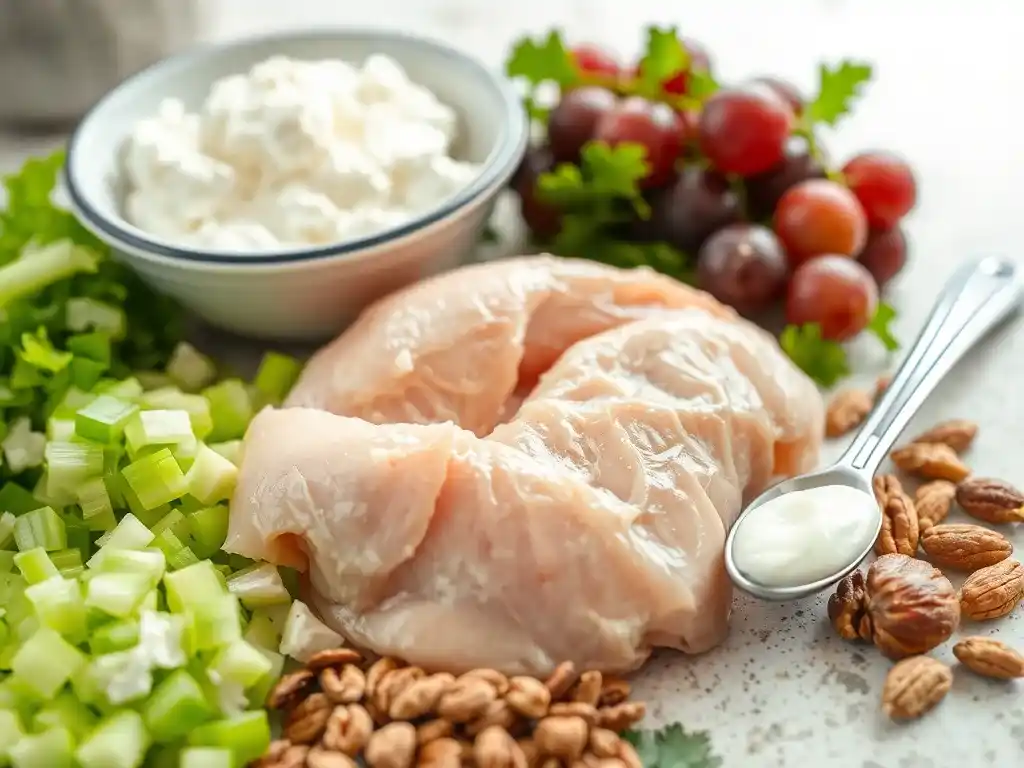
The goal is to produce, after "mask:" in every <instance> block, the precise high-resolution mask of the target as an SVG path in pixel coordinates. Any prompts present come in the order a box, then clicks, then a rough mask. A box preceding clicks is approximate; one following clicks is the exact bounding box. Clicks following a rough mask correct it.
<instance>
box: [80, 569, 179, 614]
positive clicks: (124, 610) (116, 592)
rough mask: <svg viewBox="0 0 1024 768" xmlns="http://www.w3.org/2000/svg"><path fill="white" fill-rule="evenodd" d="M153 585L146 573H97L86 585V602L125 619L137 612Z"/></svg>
mask: <svg viewBox="0 0 1024 768" xmlns="http://www.w3.org/2000/svg"><path fill="white" fill-rule="evenodd" d="M161 557H162V555H161ZM152 587H153V579H152V576H151V575H149V574H146V573H96V574H94V575H92V576H91V577H90V578H89V581H88V585H87V586H86V593H85V604H86V605H87V606H88V607H90V608H97V609H99V610H101V611H103V612H104V613H108V614H110V615H111V616H116V617H118V618H122V619H123V618H125V617H127V616H131V615H132V613H134V612H135V610H136V609H137V608H138V607H139V605H140V603H142V601H143V598H145V597H146V594H147V593H148V592H149V590H150V589H152Z"/></svg>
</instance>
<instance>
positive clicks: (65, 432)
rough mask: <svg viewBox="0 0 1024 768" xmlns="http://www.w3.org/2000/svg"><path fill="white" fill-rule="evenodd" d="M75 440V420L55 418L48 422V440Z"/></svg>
mask: <svg viewBox="0 0 1024 768" xmlns="http://www.w3.org/2000/svg"><path fill="white" fill-rule="evenodd" d="M74 438H75V420H74V419H73V418H65V419H62V418H59V417H57V416H53V417H51V418H49V419H47V420H46V439H47V440H50V441H52V442H65V443H66V442H68V441H70V440H73V439H74Z"/></svg>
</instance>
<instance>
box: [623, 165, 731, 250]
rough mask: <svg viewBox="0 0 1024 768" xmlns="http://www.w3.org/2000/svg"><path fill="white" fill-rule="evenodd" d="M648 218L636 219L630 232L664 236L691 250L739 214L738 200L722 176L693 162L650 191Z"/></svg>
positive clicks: (642, 237) (643, 237)
mask: <svg viewBox="0 0 1024 768" xmlns="http://www.w3.org/2000/svg"><path fill="white" fill-rule="evenodd" d="M650 202H651V218H650V219H648V220H647V221H638V222H636V223H635V225H634V227H633V233H632V234H633V236H634V237H636V238H637V239H640V240H652V241H653V240H664V241H666V242H668V243H670V244H672V245H674V246H675V247H676V248H679V249H680V250H682V251H684V252H686V253H690V254H694V253H697V251H698V250H700V247H701V246H702V245H703V244H704V241H705V240H707V239H708V237H710V236H711V235H712V234H713V233H714V232H715V231H716V230H718V229H721V228H722V227H725V226H728V225H729V224H734V223H736V222H738V221H740V219H741V218H742V207H741V205H740V200H739V198H738V197H737V196H736V193H735V192H733V190H732V188H731V187H730V186H729V182H728V181H726V179H725V178H724V177H722V176H721V175H720V174H718V173H715V172H714V171H709V170H705V169H702V168H699V167H697V166H694V165H690V166H687V167H686V168H684V169H683V171H682V173H680V174H679V178H678V179H676V181H675V183H673V184H672V185H671V186H668V187H666V188H665V189H659V190H657V191H656V192H655V193H653V194H652V195H651V200H650Z"/></svg>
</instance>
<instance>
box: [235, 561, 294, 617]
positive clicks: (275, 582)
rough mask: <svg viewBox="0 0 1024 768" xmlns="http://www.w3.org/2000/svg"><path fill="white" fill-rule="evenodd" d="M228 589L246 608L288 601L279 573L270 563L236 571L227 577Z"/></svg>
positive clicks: (286, 591)
mask: <svg viewBox="0 0 1024 768" xmlns="http://www.w3.org/2000/svg"><path fill="white" fill-rule="evenodd" d="M228 591H230V592H231V593H232V594H234V595H236V596H237V597H238V599H239V600H241V601H242V605H244V606H245V607H246V608H250V609H252V608H259V607H261V606H265V605H276V604H281V603H285V604H286V603H290V602H291V599H292V598H291V595H289V594H288V590H287V589H285V586H284V582H283V581H282V580H281V574H280V573H279V572H278V570H277V568H276V567H275V566H274V565H272V564H270V563H263V564H262V565H254V566H250V567H249V568H245V569H243V570H241V571H236V572H235V573H233V574H232V575H231V576H229V577H228Z"/></svg>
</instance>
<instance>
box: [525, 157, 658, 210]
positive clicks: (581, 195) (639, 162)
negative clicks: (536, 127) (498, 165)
mask: <svg viewBox="0 0 1024 768" xmlns="http://www.w3.org/2000/svg"><path fill="white" fill-rule="evenodd" d="M648 167H649V166H648V164H647V150H646V149H645V148H644V147H643V145H641V144H633V143H630V142H624V143H622V144H617V145H616V146H614V147H612V146H609V145H608V144H606V143H604V142H600V141H592V142H589V143H588V144H587V145H586V146H584V147H583V151H582V153H581V155H580V163H579V165H578V166H577V165H573V164H572V163H560V164H559V165H557V166H555V168H554V169H553V170H551V171H548V172H546V173H542V174H541V175H540V176H539V177H538V179H537V190H538V192H539V194H540V196H541V198H542V199H543V200H544V202H546V203H549V204H551V205H558V206H573V205H577V204H579V203H581V202H586V201H594V200H599V199H609V200H611V199H617V198H621V199H625V200H629V201H631V202H633V203H635V204H637V205H643V204H644V202H643V198H642V197H641V194H640V180H641V179H643V178H644V176H646V175H647V170H648Z"/></svg>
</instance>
